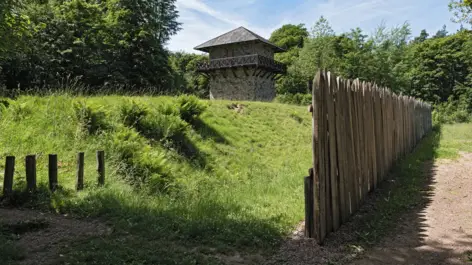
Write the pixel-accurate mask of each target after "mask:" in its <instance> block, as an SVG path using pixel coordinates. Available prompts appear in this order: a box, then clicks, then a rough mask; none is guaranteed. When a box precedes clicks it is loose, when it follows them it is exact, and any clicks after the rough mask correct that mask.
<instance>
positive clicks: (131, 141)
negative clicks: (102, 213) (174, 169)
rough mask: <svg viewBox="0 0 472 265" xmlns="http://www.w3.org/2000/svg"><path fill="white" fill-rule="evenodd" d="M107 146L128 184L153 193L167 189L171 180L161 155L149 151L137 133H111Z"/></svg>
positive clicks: (132, 131)
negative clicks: (109, 147)
mask: <svg viewBox="0 0 472 265" xmlns="http://www.w3.org/2000/svg"><path fill="white" fill-rule="evenodd" d="M109 145H110V146H111V148H112V152H113V153H114V154H115V155H116V156H117V158H118V159H117V163H118V165H119V167H118V170H119V172H120V173H121V175H122V176H123V178H124V179H125V180H126V181H127V182H128V183H130V184H131V185H133V186H134V187H136V188H140V189H144V190H147V191H151V192H153V193H155V192H161V191H165V190H166V189H167V188H168V186H169V185H170V183H171V179H170V178H169V176H168V173H167V169H166V159H165V157H164V155H163V153H160V152H156V151H153V150H151V149H150V147H149V146H148V145H147V144H146V141H145V139H144V138H142V137H141V136H140V135H139V133H137V132H136V131H134V130H132V129H130V128H119V129H117V130H116V131H114V132H113V133H112V135H111V140H110V143H109Z"/></svg>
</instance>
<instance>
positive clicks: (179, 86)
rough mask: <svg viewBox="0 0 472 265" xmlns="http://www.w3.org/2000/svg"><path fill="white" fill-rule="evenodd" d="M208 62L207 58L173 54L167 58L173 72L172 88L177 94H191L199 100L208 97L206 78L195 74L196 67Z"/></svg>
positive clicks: (179, 53) (182, 53)
mask: <svg viewBox="0 0 472 265" xmlns="http://www.w3.org/2000/svg"><path fill="white" fill-rule="evenodd" d="M206 61H208V56H204V55H196V54H189V53H185V52H175V53H172V54H171V55H170V57H169V64H170V67H171V69H172V70H173V74H174V76H173V83H172V87H173V89H174V90H176V91H178V92H179V93H185V94H193V95H196V96H198V97H201V98H208V97H209V95H210V88H209V80H208V77H207V76H205V75H202V74H200V73H198V72H197V65H198V64H199V63H203V62H206Z"/></svg>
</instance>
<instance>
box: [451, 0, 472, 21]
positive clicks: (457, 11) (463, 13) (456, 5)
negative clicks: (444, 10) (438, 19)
mask: <svg viewBox="0 0 472 265" xmlns="http://www.w3.org/2000/svg"><path fill="white" fill-rule="evenodd" d="M449 10H451V11H452V12H453V14H454V18H453V21H454V22H457V23H462V22H465V23H469V24H472V0H451V2H450V3H449Z"/></svg>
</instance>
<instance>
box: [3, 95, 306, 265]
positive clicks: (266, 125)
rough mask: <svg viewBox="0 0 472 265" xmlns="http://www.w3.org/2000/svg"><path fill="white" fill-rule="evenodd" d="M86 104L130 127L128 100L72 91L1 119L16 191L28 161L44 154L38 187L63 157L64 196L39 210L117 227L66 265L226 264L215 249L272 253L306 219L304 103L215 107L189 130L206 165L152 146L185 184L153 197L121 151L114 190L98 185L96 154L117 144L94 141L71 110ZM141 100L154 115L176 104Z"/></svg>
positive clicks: (77, 249)
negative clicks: (82, 157) (78, 160)
mask: <svg viewBox="0 0 472 265" xmlns="http://www.w3.org/2000/svg"><path fill="white" fill-rule="evenodd" d="M77 100H82V101H85V102H86V104H88V105H100V106H103V109H104V110H106V111H107V113H108V122H109V123H110V125H111V126H112V127H113V126H118V125H119V124H120V123H121V121H120V119H119V114H118V113H119V112H118V107H119V106H120V104H123V102H124V101H125V100H126V99H125V98H123V97H112V96H108V97H92V98H72V97H69V96H66V95H58V96H50V97H21V98H19V99H18V100H17V102H15V103H14V104H13V105H12V106H10V107H9V108H8V109H7V110H6V111H4V113H3V115H2V119H1V121H0V128H2V129H1V130H0V154H1V157H5V155H15V156H16V157H17V168H16V172H15V174H16V178H15V183H16V189H22V188H23V187H24V168H23V158H24V156H25V155H27V154H33V153H34V154H38V162H37V164H38V181H39V182H40V183H42V184H46V183H47V154H48V153H56V154H58V156H59V160H60V168H59V181H60V185H61V186H63V187H64V191H62V192H58V193H57V194H55V195H53V196H51V197H50V196H49V195H48V194H47V193H43V194H41V196H40V199H39V200H37V201H35V202H34V204H35V205H36V206H37V205H38V203H39V205H40V206H41V207H50V208H53V209H55V210H57V211H63V212H72V213H74V214H75V215H77V216H83V217H100V218H103V220H105V221H106V222H107V223H108V224H109V225H110V226H112V227H113V228H114V231H115V232H114V233H113V234H112V235H110V236H108V237H107V238H92V239H87V240H86V241H83V242H78V243H77V244H76V245H74V246H71V248H70V249H64V253H67V254H66V255H65V256H64V258H63V259H65V260H64V261H65V262H72V263H73V264H76V263H80V264H121V263H122V261H123V260H126V261H127V264H157V263H158V264H176V263H177V264H195V262H204V263H208V262H214V263H219V260H218V259H215V258H214V255H213V254H212V253H213V252H214V253H227V252H229V253H231V252H233V251H235V249H236V250H242V249H244V250H246V251H250V252H251V251H254V252H255V251H259V250H260V249H263V250H267V249H270V248H271V247H272V246H273V245H274V244H277V242H278V241H279V240H280V239H281V238H282V236H283V235H285V234H286V233H288V232H289V231H290V229H291V228H292V227H293V226H294V225H296V224H297V222H299V221H301V220H302V219H303V212H304V211H303V186H302V177H303V176H304V175H305V174H306V171H307V169H308V168H309V167H310V160H311V153H310V142H311V137H310V135H311V131H310V115H309V114H308V113H306V109H305V108H304V107H297V106H289V105H283V104H274V103H256V102H246V103H245V104H246V105H247V107H246V108H245V110H244V113H242V114H239V113H236V112H235V111H234V110H229V109H228V108H227V105H228V104H229V102H224V101H216V102H211V103H210V107H209V109H208V110H207V111H206V112H205V113H204V114H203V115H202V117H201V120H202V122H201V123H199V124H198V126H194V128H190V129H189V130H188V131H187V132H186V136H187V137H188V138H189V139H190V141H191V143H192V144H193V145H195V148H197V149H198V150H199V153H198V154H199V155H198V157H199V158H203V159H198V161H199V162H197V161H195V160H196V159H195V157H194V158H187V157H186V156H185V155H182V154H180V153H179V152H177V151H176V150H173V149H172V148H165V147H163V146H161V145H159V144H152V143H151V142H150V141H148V140H146V141H147V142H148V143H149V146H150V148H151V149H152V152H158V153H165V156H166V159H167V162H166V164H167V166H168V167H169V168H170V169H171V171H172V174H173V175H174V176H176V183H177V184H178V186H179V188H178V190H177V191H175V192H173V193H172V194H171V195H164V194H161V195H155V194H154V195H149V194H145V193H142V192H139V191H136V190H133V189H132V188H131V187H130V186H129V185H127V184H125V183H124V182H123V181H121V179H120V178H119V176H118V175H117V174H116V170H117V165H116V163H113V162H111V161H116V159H115V158H116V157H114V155H115V154H113V153H112V152H107V155H108V158H107V161H109V163H108V164H107V185H106V187H105V188H102V189H97V188H94V183H95V177H96V173H95V161H94V159H95V158H94V152H95V150H98V149H105V150H106V151H109V150H111V149H112V146H110V145H111V143H110V141H109V136H107V135H92V136H87V135H84V133H83V132H82V130H80V127H79V126H78V125H77V122H76V121H75V119H74V111H73V108H72V102H73V101H77ZM134 100H136V101H137V102H139V103H140V104H145V105H148V106H149V107H150V108H151V109H152V108H155V107H156V106H158V105H160V104H163V103H169V102H172V101H174V100H175V99H173V98H166V97H158V98H152V97H139V98H134ZM78 151H85V153H86V161H85V162H86V168H85V179H86V184H87V186H88V188H87V189H86V190H85V191H83V192H81V193H79V194H78V195H76V194H75V193H74V192H72V190H73V188H74V179H75V176H74V175H75V156H76V153H77V152H78ZM2 164H3V162H2ZM2 171H3V170H2ZM0 181H1V182H3V180H2V179H1V178H0ZM0 185H1V184H0ZM195 247H198V248H196V249H195ZM0 249H1V247H0ZM190 249H193V251H191V252H189V250H190ZM0 252H1V251H0ZM209 253H210V255H208V254H209ZM13 257H15V256H13Z"/></svg>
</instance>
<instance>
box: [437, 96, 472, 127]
mask: <svg viewBox="0 0 472 265" xmlns="http://www.w3.org/2000/svg"><path fill="white" fill-rule="evenodd" d="M432 115H433V123H435V124H444V123H449V124H452V123H465V122H470V121H471V120H472V117H471V114H470V113H469V112H468V111H467V108H465V107H464V106H463V105H462V104H460V102H457V101H452V100H449V101H448V102H445V103H441V104H438V105H436V106H434V110H433V114H432Z"/></svg>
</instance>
